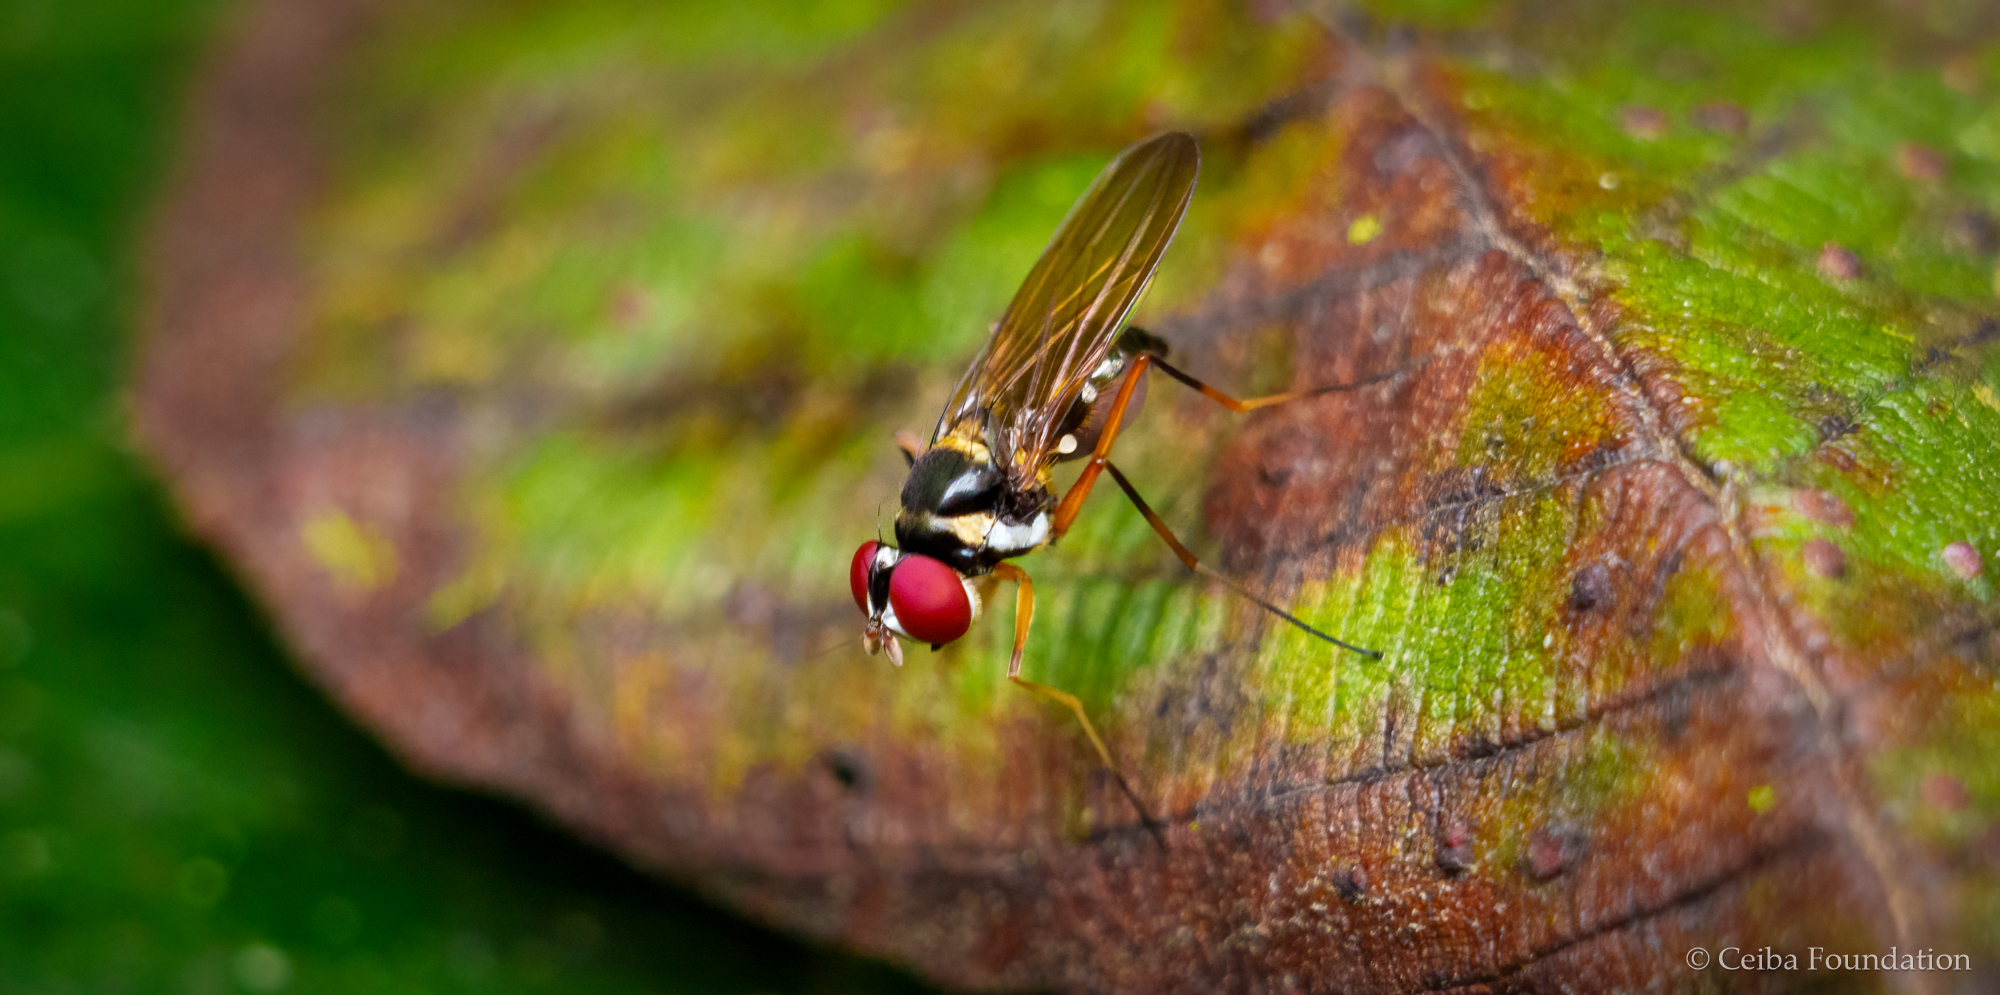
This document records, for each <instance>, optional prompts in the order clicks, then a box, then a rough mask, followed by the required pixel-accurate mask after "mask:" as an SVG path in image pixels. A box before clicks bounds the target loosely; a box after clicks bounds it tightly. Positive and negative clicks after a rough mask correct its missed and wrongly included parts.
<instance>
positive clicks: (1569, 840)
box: [1526, 826, 1590, 881]
mask: <svg viewBox="0 0 2000 995" xmlns="http://www.w3.org/2000/svg"><path fill="white" fill-rule="evenodd" d="M1589 842H1590V837H1589V836H1588V835H1587V834H1586V833H1585V832H1584V831H1583V830H1582V829H1579V828H1577V827H1575V826H1544V827H1542V828H1540V829H1537V830H1535V831H1534V832H1532V833H1529V834H1528V854H1527V863H1526V869H1527V871H1528V874H1529V875H1530V876H1531V877H1533V878H1534V879H1535V880H1537V881H1548V880H1552V879H1554V878H1556V877H1559V876H1560V875H1562V874H1564V873H1565V872H1567V871H1569V870H1570V869H1571V868H1573V867H1575V866H1576V865H1577V862H1578V861H1581V860H1582V859H1583V855H1584V852H1585V850H1586V849H1587V848H1588V844H1589Z"/></svg>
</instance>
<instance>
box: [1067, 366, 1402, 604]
mask: <svg viewBox="0 0 2000 995" xmlns="http://www.w3.org/2000/svg"><path fill="white" fill-rule="evenodd" d="M1147 367H1157V368H1158V369H1159V371H1160V372H1161V373H1164V374H1166V375H1167V376H1170V377H1173V378H1174V379H1175V380H1179V381H1180V382H1181V383H1184V384H1186V385H1188V386H1189V387H1192V388H1194V389H1195V390H1197V391H1199V392H1201V395H1202V396H1203V397H1207V398H1209V399H1210V400H1213V401H1214V402H1215V403H1217V404H1220V405H1222V406H1223V407H1225V408H1228V409H1229V410H1231V411H1234V412H1236V413H1238V414H1242V413H1243V412H1246V411H1255V410H1257V409H1258V408H1267V407H1270V406H1271V405H1273V404H1283V403H1284V402H1286V401H1296V400H1299V399H1301V398H1306V397H1318V396H1319V395H1321V394H1332V393H1335V392H1337V391H1343V390H1355V389H1357V388H1361V387H1367V386H1369V385H1371V384H1378V383H1381V382H1383V381H1385V380H1389V379H1392V378H1394V377H1398V376H1401V375H1402V374H1403V373H1405V372H1407V371H1408V370H1409V369H1410V367H1401V368H1399V369H1394V370H1390V371H1389V372H1387V373H1383V374H1378V375H1376V376H1372V377H1369V378H1368V379H1366V380H1356V381H1355V382H1353V383H1344V384H1335V385H1333V386H1331V387H1315V388H1313V389H1312V390H1296V391H1292V392H1291V393H1289V394H1271V395H1269V396H1266V397H1253V398H1250V399H1249V400H1247V401H1239V400H1237V399H1236V398H1233V397H1230V396H1229V395H1228V394H1225V393H1223V392H1221V391H1219V390H1216V389H1215V388H1214V387H1210V386H1209V385H1207V384H1205V383H1202V382H1201V381H1200V380H1196V379H1195V378H1194V377H1191V376H1189V375H1187V374H1186V373H1183V372H1181V371H1180V370H1178V369H1175V368H1174V367H1172V366H1170V365H1168V364H1167V361H1166V360H1164V359H1161V358H1160V357H1158V356H1155V355H1153V354H1151V353H1144V352H1142V353H1140V354H1139V355H1137V356H1134V357H1133V358H1132V365H1131V367H1130V368H1128V369H1127V370H1126V371H1125V378H1124V379H1123V380H1122V381H1120V382H1119V384H1118V393H1117V394H1116V395H1114V396H1113V397H1112V399H1111V414H1110V415H1109V416H1108V417H1106V418H1105V419H1104V431H1103V432H1101V433H1099V434H1098V436H1097V445H1096V447H1094V448H1093V449H1092V450H1091V453H1090V462H1088V463H1085V464H1084V465H1083V472H1082V473H1080V474H1078V475H1077V478H1076V482H1075V483H1073V484H1071V485H1069V490H1067V491H1065V492H1063V496H1062V501H1061V502H1059V503H1058V504H1057V505H1056V513H1055V516H1054V520H1053V521H1051V522H1050V523H1049V524H1050V532H1051V534H1052V535H1053V536H1054V537H1056V538H1061V537H1062V535H1063V533H1065V532H1068V531H1069V527H1070V525H1071V524H1072V523H1074V522H1075V521H1076V516H1077V513H1078V512H1080V511H1082V510H1083V499H1084V498H1086V497H1089V496H1090V489H1091V488H1092V487H1094V486H1096V484H1097V475H1098V474H1099V473H1102V472H1103V470H1104V467H1105V465H1106V457H1107V456H1109V455H1110V453H1111V444H1112V443H1113V442H1116V441H1117V440H1118V430H1119V429H1120V428H1121V427H1123V425H1124V422H1125V407H1126V405H1128V404H1130V403H1131V402H1132V393H1133V391H1134V390H1135V389H1136V388H1137V387H1138V386H1139V378H1140V377H1143V376H1145V375H1146V369H1147ZM1126 493H1128V494H1130V493H1131V489H1130V488H1129V487H1128V488H1126ZM1134 500H1137V495H1134ZM1140 507H1144V504H1143V502H1142V503H1141V505H1140ZM1154 528H1155V529H1160V530H1162V531H1161V534H1162V535H1165V534H1166V532H1165V531H1164V528H1165V527H1164V526H1160V525H1155V526H1154ZM1167 542H1168V544H1169V545H1171V546H1173V547H1174V550H1175V552H1176V553H1177V554H1179V555H1180V557H1181V561H1182V562H1184V563H1187V564H1188V569H1190V570H1195V569H1199V568H1197V567H1196V566H1195V565H1194V564H1193V563H1192V562H1190V561H1191V559H1192V557H1190V556H1189V555H1188V554H1187V550H1186V549H1185V548H1184V547H1182V546H1181V545H1180V543H1178V542H1176V541H1174V540H1172V539H1169V540H1167Z"/></svg>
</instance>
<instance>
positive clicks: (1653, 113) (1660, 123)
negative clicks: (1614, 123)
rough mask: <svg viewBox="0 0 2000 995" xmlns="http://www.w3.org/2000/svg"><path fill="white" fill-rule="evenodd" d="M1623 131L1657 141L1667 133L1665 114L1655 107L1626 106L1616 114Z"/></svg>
mask: <svg viewBox="0 0 2000 995" xmlns="http://www.w3.org/2000/svg"><path fill="white" fill-rule="evenodd" d="M1618 123H1619V125H1620V126H1622V127H1623V128H1624V129H1625V133H1626V134H1628V135H1631V136H1632V137H1633V138H1637V139H1640V140H1643V141H1648V142H1651V141H1658V140H1659V139H1661V138H1665V137H1666V135H1667V128H1668V122H1667V115H1666V114H1665V112H1663V111H1661V110H1660V109H1659V108H1657V107H1627V108H1625V111H1624V113H1622V114H1620V115H1619V116H1618Z"/></svg>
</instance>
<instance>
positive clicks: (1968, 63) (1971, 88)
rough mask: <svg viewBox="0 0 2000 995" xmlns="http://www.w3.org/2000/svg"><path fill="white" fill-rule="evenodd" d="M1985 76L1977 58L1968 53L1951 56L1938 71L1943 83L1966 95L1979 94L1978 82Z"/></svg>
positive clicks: (1973, 95) (1974, 95)
mask: <svg viewBox="0 0 2000 995" xmlns="http://www.w3.org/2000/svg"><path fill="white" fill-rule="evenodd" d="M1985 76H1986V73H1985V70H1984V69H1983V68H1982V67H1981V66H1980V64H1979V60H1978V59H1975V58H1973V57H1972V56H1970V55H1955V56H1952V57H1951V58H1950V59H1948V60H1946V62H1945V64H1944V68H1943V69H1941V70H1939V72H1938V78H1939V79H1942V80H1944V85H1946V86H1948V87H1951V88H1952V89H1954V90H1957V91H1958V92H1960V93H1963V94H1965V95H1966V96H1968V97H1976V96H1978V95H1979V88H1980V84H1981V82H1982V81H1983V80H1984V79H1985Z"/></svg>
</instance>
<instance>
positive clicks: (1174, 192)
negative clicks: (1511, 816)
mask: <svg viewBox="0 0 2000 995" xmlns="http://www.w3.org/2000/svg"><path fill="white" fill-rule="evenodd" d="M1200 171H1201V153H1200V152H1199V150H1198V149H1197V148H1196V145H1195V140H1194V138H1193V136H1190V135H1187V134H1184V133H1180V132H1174V133H1169V134H1165V135H1160V136H1159V137H1156V138H1152V139H1148V140H1146V141H1143V142H1139V143H1137V144H1135V145H1132V146H1131V147H1129V148H1127V149H1125V151H1123V152H1121V153H1119V155H1118V157H1117V158H1116V159H1114V160H1112V162H1111V164H1110V165H1108V166H1106V167H1105V168H1104V171H1103V172H1102V173H1099V174H1098V176H1097V179H1096V180H1095V181H1093V182H1092V183H1091V185H1090V188H1089V189H1088V190H1086V191H1084V194H1083V196H1082V197H1081V198H1079V199H1078V200H1077V202H1076V204H1075V206H1073V207H1071V208H1070V211H1069V215H1068V216H1067V217H1065V218H1064V219H1063V222H1062V224H1061V225H1060V226H1059V227H1057V228H1056V233H1055V237H1054V238H1053V239H1052V240H1050V242H1049V246H1048V248H1047V249H1044V250H1043V251H1042V256H1041V258H1040V259H1039V260H1037V261H1036V263H1035V267H1034V269H1032V270H1030V271H1029V273H1028V278H1027V280H1026V281H1025V282H1024V283H1022V285H1021V289H1020V290H1019V291H1018V292H1016V293H1015V295H1014V300H1013V302H1012V303H1011V304H1009V305H1008V306H1007V311H1006V314H1005V315H1004V316H1002V318H1001V319H1000V323H999V324H998V325H997V326H995V328H994V330H993V334H992V336H991V337H990V338H989V339H988V340H987V342H986V346H985V348H984V349H982V350H981V351H980V353H979V357H978V358H977V359H975V360H974V361H973V363H972V368H971V369H969V370H967V371H966V373H965V376H964V377H963V378H962V379H961V380H960V381H959V383H958V387H957V389H956V390H955V391H953V393H952V397H951V400H950V402H949V403H947V404H946V405H945V409H944V412H943V414H942V415H940V416H939V418H938V422H937V427H936V428H935V429H933V430H932V433H931V438H930V441H929V443H928V444H919V443H918V441H917V440H916V439H915V438H914V437H913V436H909V435H907V434H905V435H904V436H903V437H902V438H901V439H899V445H900V446H901V447H902V449H903V452H904V456H905V458H906V459H907V460H908V461H909V464H910V476H909V479H908V480H907V481H906V482H905V483H904V484H903V493H902V510H901V511H900V512H899V513H898V514H897V516H896V542H897V544H898V546H900V548H898V547H897V546H890V545H887V544H885V543H883V542H881V541H879V540H875V541H870V542H865V543H862V544H861V548H860V549H858V550H856V551H855V553H854V561H853V563H852V564H851V566H850V567H849V580H850V582H851V583H852V585H853V588H854V602H855V604H857V605H859V606H860V607H861V611H862V612H863V613H864V614H865V615H866V616H867V617H868V621H867V625H866V626H865V628H864V629H863V630H862V642H863V644H864V645H865V646H866V647H867V649H868V652H869V653H879V652H887V653H888V655H889V661H890V662H891V663H893V664H896V665H898V666H901V665H902V662H903V652H902V646H901V644H900V643H898V642H897V638H898V637H902V638H905V639H912V640H915V641H916V642H919V643H929V644H930V645H931V648H932V649H937V648H939V647H941V646H943V645H944V644H945V643H949V642H951V641H953V640H955V639H957V638H959V637H960V636H963V635H964V634H965V632H966V630H967V629H969V628H971V626H972V623H973V621H974V620H976V619H977V618H978V617H979V614H980V608H981V598H980V589H981V588H982V587H987V586H989V585H990V583H991V582H993V581H995V580H998V581H1012V582H1013V583H1014V584H1015V609H1014V655H1013V657H1012V658H1011V659H1010V660H1009V661H1008V663H1007V679H1008V680H1010V681H1012V682H1014V683H1016V684H1019V685H1020V686H1022V687H1024V688H1027V689H1028V690H1030V691H1034V692H1035V693H1037V694H1040V695H1043V696H1045V697H1047V698H1049V699H1051V700H1053V701H1055V702H1057V703H1059V704H1061V705H1063V706H1064V707H1066V708H1068V709H1069V710H1070V711H1072V712H1074V713H1076V718H1077V721H1078V722H1079V723H1080V724H1081V725H1082V726H1083V731H1084V734H1085V735H1086V736H1088V737H1089V738H1090V743H1091V745H1092V746H1094V747H1096V748H1097V754H1098V756H1099V757H1100V758H1101V759H1102V760H1103V761H1104V766H1105V767H1106V768H1107V769H1109V770H1110V771H1111V773H1112V775H1113V776H1114V777H1115V778H1116V779H1117V781H1118V785H1119V787H1120V788H1122V789H1123V790H1124V792H1125V795H1126V796H1127V797H1128V798H1130V799H1131V800H1132V804H1133V806H1134V807H1135V808H1137V809H1138V810H1139V814H1140V817H1141V818H1142V819H1143V820H1145V823H1146V825H1147V827H1148V828H1154V827H1155V823H1154V822H1153V819H1152V817H1151V816H1150V815H1149V814H1147V811H1146V808H1145V806H1144V805H1143V804H1141V803H1140V801H1139V796H1138V794H1137V793H1136V792H1134V791H1133V790H1132V786H1131V785H1130V784H1129V783H1127V782H1126V780H1125V776H1124V774H1122V773H1121V772H1120V771H1119V769H1118V765H1117V764H1116V763H1115V762H1113V760H1112V758H1111V751H1110V750H1109V749H1108V748H1106V747H1105V745H1104V740H1103V739H1102V738H1101V737H1100V736H1098V734H1097V729H1096V728H1095V727H1094V726H1092V725H1091V722H1090V718H1089V716H1087V715H1085V714H1084V711H1083V704H1082V702H1080V701H1078V700H1077V698H1076V696H1075V695H1072V694H1069V693H1067V692H1064V691H1060V690H1057V689H1056V688H1052V687H1049V686H1047V685H1044V684H1037V683H1035V682H1033V681H1030V680H1027V679H1025V678H1023V677H1022V676H1021V655H1022V651H1023V650H1024V649H1025V648H1026V646H1027V643H1028V625H1029V622H1030V621H1031V620H1032V619H1033V617H1034V610H1035V595H1034V585H1033V583H1032V582H1031V581H1030V580H1029V579H1028V574H1027V572H1026V571H1024V570H1022V569H1021V568H1020V567H1018V566H1015V565H1014V564H1012V563H1009V562H1007V561H1008V560H1011V559H1014V558H1015V557H1019V556H1023V555H1026V554H1027V553H1031V552H1033V551H1035V550H1037V549H1040V548H1041V547H1043V546H1046V545H1048V544H1049V543H1052V542H1054V541H1056V540H1057V539H1060V538H1062V536H1063V534H1064V533H1065V532H1067V531H1069V527H1070V525H1071V524H1072V523H1074V522H1075V521H1076V516H1077V512H1078V511H1079V510H1080V509H1081V508H1082V507H1083V500H1084V498H1085V497H1087V496H1089V494H1090V489H1091V487H1092V486H1093V485H1095V484H1096V483H1097V479H1098V477H1099V475H1100V474H1104V473H1109V474H1110V475H1111V479H1112V480H1113V481H1115V482H1117V484H1118V487H1119V489H1121V490H1123V491H1124V492H1125V496H1126V497H1128V498H1130V499H1131V501H1132V504H1133V505H1134V506H1135V507H1137V508H1138V510H1139V514H1141V515H1143V516H1145V519H1146V521H1147V523H1148V524H1150V525H1151V526H1152V527H1153V531H1155V532H1157V533H1159V536H1160V538H1161V539H1162V540H1164V541H1165V542H1166V544H1167V545H1168V546H1169V547H1171V548H1172V549H1173V551H1174V555H1175V556H1177V557H1179V558H1180V561H1181V563H1183V564H1185V565H1186V566H1187V568H1188V569H1189V570H1192V571H1195V572H1197V573H1200V574H1202V575H1204V576H1207V577H1210V578H1212V579H1214V580H1217V581H1220V582H1221V583H1223V584H1224V585H1226V586H1228V587H1229V588H1230V589H1231V590H1234V591H1236V592H1237V593H1238V594H1241V595H1242V596H1244V597H1245V598H1247V599H1249V600H1251V601H1253V602H1255V603H1256V604H1258V605H1259V606H1261V607H1263V608H1264V609H1265V610H1266V611H1269V612H1271V613H1272V614H1274V615H1276V616H1277V617H1279V618H1282V619H1284V620H1285V621H1287V622H1290V623H1291V624H1293V625H1295V626H1298V627H1299V628H1300V629H1303V630H1305V631H1306V632H1308V633H1311V634H1312V635H1314V636H1316V637H1318V638H1320V639H1323V640H1325V641H1326V642H1328V643H1331V644H1333V645H1335V646H1339V647H1342V648H1344V649H1348V650H1352V651H1354V652H1356V653H1361V654H1364V655H1367V656H1371V657H1378V658H1379V657H1380V656H1381V654H1380V653H1379V652H1377V651H1375V650H1367V649H1362V648H1361V647H1358V646H1354V645H1351V644H1349V643H1345V642H1342V641H1341V640H1339V639H1336V638H1334V637H1333V636H1330V635H1328V634H1326V633H1324V632H1321V631H1320V630H1318V629H1315V628H1313V627H1312V626H1310V625H1307V624H1306V623H1305V622H1302V621H1300V620H1299V619H1298V618H1296V617H1294V616H1292V615H1291V614H1289V613H1287V612H1286V611H1284V610H1283V609H1281V608H1279V607H1278V606H1276V605H1274V604H1272V603H1270V602H1269V601H1267V600H1265V599H1263V598H1261V597H1259V596H1257V595H1256V594H1254V593H1252V592H1250V591H1249V590H1247V589H1246V588H1244V587H1243V585H1242V584H1240V583H1238V582H1236V581H1235V580H1234V579H1232V578H1230V577H1227V576H1225V575H1223V574H1221V573H1218V572H1217V571H1215V570H1214V569H1212V568H1210V567H1209V566H1208V565H1207V564H1205V563H1202V562H1201V561H1200V560H1198V559H1196V558H1195V556H1194V554H1193V553H1191V552H1189V551H1188V548H1187V547H1186V546H1185V545H1183V544H1182V543H1181V541H1180V540H1179V539H1178V538H1176V537H1175V536H1174V533H1173V531H1172V530H1171V529H1169V528H1168V527H1167V524H1166V522H1165V521H1163V520H1161V518H1160V516H1159V515H1158V514H1156V513H1154V511H1153V509H1152V508H1151V507H1150V506H1149V505H1147V504H1146V502H1145V500H1144V499H1143V498H1141V497H1140V496H1139V492H1138V491H1137V490H1136V489H1134V488H1133V486H1132V482H1131V481H1130V480H1128V479H1126V477H1125V474H1124V473H1122V472H1120V471H1119V469H1118V467H1117V466H1115V465H1114V464H1112V462H1111V460H1110V453H1111V446H1112V443H1113V442H1115V441H1116V440H1117V438H1118V432H1119V429H1120V428H1121V427H1122V426H1123V425H1124V424H1125V422H1126V419H1127V418H1128V417H1129V416H1130V415H1134V414H1136V413H1137V410H1138V408H1139V406H1140V405H1141V404H1142V403H1143V400H1144V395H1145V385H1146V380H1145V374H1146V371H1147V370H1149V369H1157V370H1159V371H1160V372H1162V373H1164V374H1166V375H1167V376H1169V377H1172V378H1173V379H1175V380H1178V381H1180V382H1181V383H1183V384H1186V385H1187V386H1189V387H1191V388H1193V389H1195V390H1197V391H1200V392H1201V393H1202V394H1204V395H1206V396H1207V397H1209V398H1211V399H1213V400H1215V401H1216V402H1217V403H1220V404H1221V405H1222V406H1223V407H1226V408H1228V409H1229V410H1231V411H1236V412H1244V411H1250V410H1253V409H1256V408H1261V407H1266V406H1268V405H1272V404H1278V403H1281V402H1284V401H1289V400H1293V399H1295V398H1299V397H1306V396H1311V395H1315V394H1322V393H1327V392H1329V391H1334V390H1347V389H1352V388H1355V387H1361V386H1365V385H1367V384H1371V383H1377V382H1379V381H1381V380H1385V379H1388V377H1389V376H1392V375H1393V374H1389V375H1384V376H1380V377H1375V378H1372V379H1369V380H1365V381H1361V382H1359V383H1352V384H1344V385H1341V386H1337V387H1326V388H1321V389H1318V390H1311V391H1300V392H1296V393H1290V394H1278V395H1273V396H1269V397H1259V398H1252V399H1249V400H1237V399H1235V398H1233V397H1230V396H1228V395H1226V394H1224V393H1222V392H1221V391H1219V390H1216V389H1215V388H1213V387H1210V386H1209V385H1207V384H1205V383H1202V382H1201V381H1200V380H1197V379H1195V378H1194V377H1192V376H1189V375H1188V374H1186V373H1184V372H1182V371H1180V370H1179V369H1176V368H1174V367H1173V366H1170V365H1168V364H1167V362H1166V354H1167V347H1166V343H1165V342H1163V341H1161V340H1160V339H1159V338H1157V337H1155V336H1153V335H1151V334H1148V333H1147V332H1144V331H1142V330H1140V329H1137V328H1125V327H1124V322H1125V316H1126V315H1127V314H1128V313H1129V312H1130V311H1131V310H1132V306H1133V305H1134V304H1135V303H1137V302H1138V300H1139V297H1140V295H1141V294H1143V293H1144V292H1145V290H1146V284H1147V283H1148V281H1150V280H1151V279H1152V276H1153V271H1154V270H1155V269H1156V268H1158V266H1159V264H1160V258H1161V257H1162V256H1163V255H1164V254H1165V253H1166V249H1167V243H1168V242H1170V241H1172V240H1173V236H1174V230H1175V228H1177V227H1179V225H1180V221H1181V216H1182V215H1183V214H1185V213H1186V211H1187V206H1188V201H1189V200H1190V199H1191V198H1192V197H1193V196H1194V187H1195V179H1196V177H1197V175H1198V174H1199V173H1200ZM1079 459H1083V460H1088V462H1086V463H1085V464H1084V465H1083V469H1082V472H1081V473H1079V474H1078V476H1077V478H1076V481H1075V483H1072V484H1071V485H1070V486H1069V488H1068V489H1067V490H1065V491H1063V492H1062V495H1061V497H1057V494H1056V488H1055V478H1054V475H1053V470H1054V467H1055V465H1056V464H1057V463H1063V462H1067V461H1071V460H1079Z"/></svg>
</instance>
